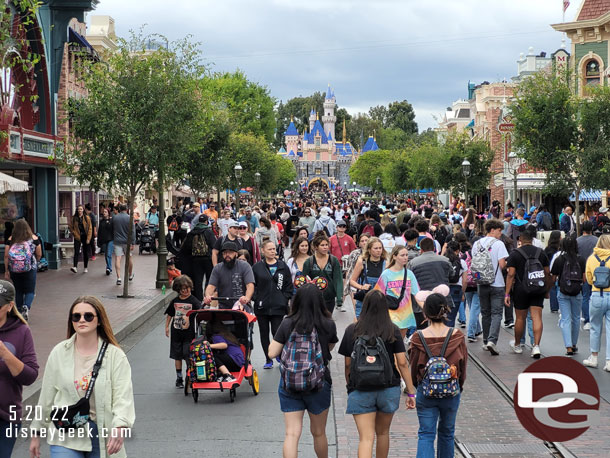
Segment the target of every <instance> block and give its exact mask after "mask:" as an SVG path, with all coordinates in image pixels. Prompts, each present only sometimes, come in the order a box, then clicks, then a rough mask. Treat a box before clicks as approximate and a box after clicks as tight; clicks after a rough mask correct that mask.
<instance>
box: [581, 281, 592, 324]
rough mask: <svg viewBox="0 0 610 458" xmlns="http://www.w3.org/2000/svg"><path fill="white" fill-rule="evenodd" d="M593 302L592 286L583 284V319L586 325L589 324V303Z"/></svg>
mask: <svg viewBox="0 0 610 458" xmlns="http://www.w3.org/2000/svg"><path fill="white" fill-rule="evenodd" d="M590 301H591V285H590V284H589V283H587V282H584V283H583V284H582V317H583V318H584V319H585V324H586V323H588V322H589V303H590Z"/></svg>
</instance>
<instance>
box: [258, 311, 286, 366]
mask: <svg viewBox="0 0 610 458" xmlns="http://www.w3.org/2000/svg"><path fill="white" fill-rule="evenodd" d="M283 319H284V317H283V316H282V315H257V316H256V321H258V330H259V331H260V334H261V346H262V347H263V353H265V359H266V360H267V362H270V361H271V360H270V359H269V354H268V352H269V343H270V341H269V325H271V335H272V336H275V333H276V332H277V330H278V329H279V327H280V324H281V323H282V320H283Z"/></svg>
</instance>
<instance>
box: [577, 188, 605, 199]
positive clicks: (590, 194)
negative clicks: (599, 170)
mask: <svg viewBox="0 0 610 458" xmlns="http://www.w3.org/2000/svg"><path fill="white" fill-rule="evenodd" d="M575 194H576V193H574V192H573V193H572V195H571V196H570V201H572V202H574V201H575V200H576V196H575ZM578 200H580V201H581V202H599V201H601V200H602V192H601V191H593V190H591V189H589V190H588V191H580V194H579V198H578Z"/></svg>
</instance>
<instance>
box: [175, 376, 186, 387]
mask: <svg viewBox="0 0 610 458" xmlns="http://www.w3.org/2000/svg"><path fill="white" fill-rule="evenodd" d="M176 388H184V381H183V380H182V377H177V378H176Z"/></svg>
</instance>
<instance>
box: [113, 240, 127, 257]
mask: <svg viewBox="0 0 610 458" xmlns="http://www.w3.org/2000/svg"><path fill="white" fill-rule="evenodd" d="M125 253H127V244H124V245H121V244H118V243H115V244H114V255H115V256H125Z"/></svg>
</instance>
